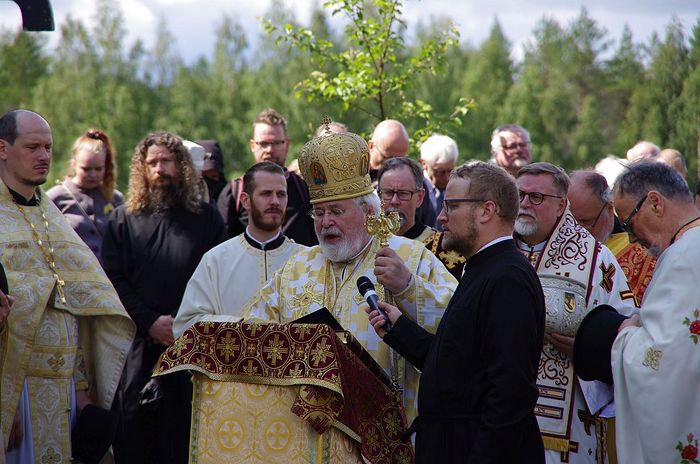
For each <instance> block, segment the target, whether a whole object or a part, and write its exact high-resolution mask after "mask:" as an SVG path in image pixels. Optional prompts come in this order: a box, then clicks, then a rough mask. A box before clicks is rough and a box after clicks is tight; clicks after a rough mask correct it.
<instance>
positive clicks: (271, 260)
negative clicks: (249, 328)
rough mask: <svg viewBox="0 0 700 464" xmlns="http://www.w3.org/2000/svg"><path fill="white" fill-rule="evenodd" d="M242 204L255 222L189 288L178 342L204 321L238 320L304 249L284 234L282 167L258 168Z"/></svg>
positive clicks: (216, 251) (212, 254) (178, 321)
mask: <svg viewBox="0 0 700 464" xmlns="http://www.w3.org/2000/svg"><path fill="white" fill-rule="evenodd" d="M243 185H244V187H243V192H241V203H242V205H243V207H244V208H245V209H246V210H247V211H248V214H249V217H250V220H249V223H248V227H247V228H246V230H245V232H244V233H242V234H240V235H238V236H236V237H233V238H231V239H229V240H227V241H225V242H224V243H222V244H220V245H218V246H216V247H214V248H212V249H211V250H209V251H208V252H207V253H206V254H205V255H204V256H203V257H202V260H201V261H200V263H199V265H198V266H197V269H195V271H194V273H193V274H192V277H191V278H190V281H189V282H188V283H187V288H186V289H185V294H184V296H183V297H182V303H181V304H180V309H179V310H178V312H177V316H176V317H175V321H174V322H173V333H174V335H175V337H179V336H180V335H182V334H183V332H184V331H185V330H187V329H188V328H189V327H191V326H192V325H193V324H194V323H196V322H199V321H237V320H240V319H241V318H242V316H243V314H242V312H241V310H242V308H244V307H247V306H248V305H249V303H250V300H251V299H252V298H253V297H254V296H256V295H257V294H258V292H259V291H260V288H262V286H263V285H264V284H265V282H267V281H268V280H269V279H270V278H271V277H272V275H273V274H274V272H275V271H276V270H277V269H279V268H281V267H282V266H284V263H286V262H287V259H289V257H290V256H291V255H292V254H293V253H294V252H295V251H297V250H298V249H299V248H306V247H304V246H303V245H299V244H296V243H294V241H292V240H291V239H289V238H287V237H285V236H284V235H282V224H283V223H284V214H285V210H286V208H287V181H286V178H285V177H284V171H283V170H282V168H281V167H280V166H279V165H277V164H275V163H271V162H269V161H263V162H262V163H257V164H255V165H253V166H252V167H251V168H250V169H248V171H246V173H245V174H244V176H243Z"/></svg>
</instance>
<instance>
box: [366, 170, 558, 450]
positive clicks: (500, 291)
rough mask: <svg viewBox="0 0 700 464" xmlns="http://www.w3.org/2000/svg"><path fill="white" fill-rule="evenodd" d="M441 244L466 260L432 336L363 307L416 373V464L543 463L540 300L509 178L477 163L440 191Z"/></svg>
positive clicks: (390, 311) (393, 312)
mask: <svg viewBox="0 0 700 464" xmlns="http://www.w3.org/2000/svg"><path fill="white" fill-rule="evenodd" d="M444 201H445V207H444V209H443V210H442V212H441V213H440V220H441V221H442V222H443V223H444V225H445V233H444V242H445V246H446V247H448V248H450V249H455V250H458V251H459V252H460V253H463V254H464V256H467V257H468V262H467V265H466V267H465V271H464V278H463V279H462V280H461V281H460V283H459V286H458V287H457V290H456V291H455V295H454V297H453V298H452V300H451V301H450V305H449V306H448V308H447V309H446V310H445V314H444V316H443V318H442V321H441V322H440V326H439V327H438V330H437V332H436V333H435V335H433V334H431V333H428V332H426V331H425V330H424V329H422V328H421V327H419V326H418V325H416V324H415V322H413V321H412V320H411V319H410V318H408V317H405V315H403V314H402V313H401V312H400V311H398V310H397V308H396V307H394V306H393V305H389V304H385V303H383V302H382V303H380V305H381V306H382V307H383V309H384V310H385V311H386V312H387V315H388V316H389V318H390V320H391V321H392V323H393V328H391V329H389V331H388V332H387V331H385V330H384V324H385V322H384V320H383V317H382V316H379V315H378V314H377V312H376V311H371V310H369V308H368V309H367V313H368V314H369V319H370V322H371V323H372V325H373V327H374V328H375V331H376V332H377V334H378V335H379V336H380V337H382V339H383V340H384V342H386V343H387V344H388V345H389V346H391V347H393V348H395V349H396V350H397V351H398V352H399V353H402V354H404V355H405V356H406V358H407V359H408V360H410V362H411V363H412V364H413V365H414V366H417V367H418V368H420V369H421V371H422V375H421V383H420V391H419V396H418V408H419V414H420V415H419V416H418V417H417V418H416V420H415V421H414V422H413V424H412V426H411V428H410V429H409V431H411V432H412V431H415V432H416V464H428V463H430V464H432V463H441V464H453V463H454V464H456V463H514V462H519V463H528V464H536V463H544V450H543V446H542V438H541V436H540V431H539V429H538V426H537V419H536V418H535V413H534V408H535V404H536V401H537V386H536V379H537V367H538V364H539V359H540V351H541V349H542V341H543V336H544V319H545V306H544V296H543V294H542V287H541V286H540V283H539V279H538V277H537V274H536V273H535V271H534V270H533V269H532V266H530V265H529V263H528V261H527V259H525V258H524V257H523V256H522V255H521V254H520V253H519V252H518V250H517V248H516V247H515V245H514V243H513V235H512V234H513V223H514V221H515V217H516V215H517V213H518V193H517V189H516V187H515V182H514V181H513V178H512V176H510V175H509V174H508V173H507V172H506V171H505V170H504V169H502V168H500V167H497V166H494V165H493V164H491V163H486V162H483V161H472V162H468V163H466V164H465V165H463V166H461V167H459V168H457V170H456V171H455V172H454V173H453V174H452V177H451V178H450V181H449V184H448V185H447V190H446V191H445V200H444Z"/></svg>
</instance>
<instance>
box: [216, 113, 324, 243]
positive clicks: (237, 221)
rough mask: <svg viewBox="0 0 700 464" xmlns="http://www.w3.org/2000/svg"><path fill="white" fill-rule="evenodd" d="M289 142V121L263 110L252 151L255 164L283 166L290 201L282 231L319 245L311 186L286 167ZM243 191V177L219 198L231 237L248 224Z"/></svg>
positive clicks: (299, 241) (257, 121)
mask: <svg viewBox="0 0 700 464" xmlns="http://www.w3.org/2000/svg"><path fill="white" fill-rule="evenodd" d="M289 143H290V141H289V137H288V136H287V121H286V120H285V119H284V118H283V117H282V115H281V114H279V113H278V112H277V111H275V110H273V109H266V110H263V111H261V112H260V113H259V114H258V116H257V117H256V118H255V122H253V138H252V139H250V141H249V144H250V151H252V152H253V158H255V162H256V163H260V162H262V161H271V162H273V163H276V164H278V165H280V166H281V167H282V168H284V175H285V177H286V178H287V198H288V201H287V211H286V213H285V218H284V225H283V226H282V234H283V235H286V236H287V237H289V238H291V239H292V240H294V241H295V242H297V243H301V244H302V245H306V246H313V245H318V238H316V232H315V229H314V221H313V219H311V217H310V216H309V211H310V210H311V203H310V202H309V189H308V188H307V187H306V184H305V183H304V181H303V180H302V178H301V177H299V176H298V175H297V174H294V173H293V172H289V171H288V170H287V169H286V168H285V167H284V162H285V160H286V159H287V151H288V150H289ZM243 190H244V188H243V177H242V176H241V177H239V178H237V179H234V180H233V181H231V182H229V183H228V184H227V185H226V187H224V189H223V190H222V191H221V194H220V195H219V199H218V201H217V207H218V208H219V212H220V213H221V217H223V218H224V223H225V225H226V233H227V236H228V238H232V237H235V236H236V235H240V234H242V233H243V231H245V228H246V226H247V225H248V211H246V209H245V208H244V207H243V205H242V204H241V193H242V192H243Z"/></svg>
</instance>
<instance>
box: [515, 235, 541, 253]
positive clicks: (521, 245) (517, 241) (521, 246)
mask: <svg viewBox="0 0 700 464" xmlns="http://www.w3.org/2000/svg"><path fill="white" fill-rule="evenodd" d="M513 238H514V239H515V244H516V245H517V246H518V248H519V249H521V250H523V251H529V252H533V251H542V250H544V246H545V245H546V244H547V240H545V241H544V242H540V243H537V244H535V245H533V246H530V245H528V244H527V243H525V242H524V241H523V240H522V239H521V238H520V235H518V234H515V235H514V236H513Z"/></svg>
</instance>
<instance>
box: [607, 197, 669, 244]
mask: <svg viewBox="0 0 700 464" xmlns="http://www.w3.org/2000/svg"><path fill="white" fill-rule="evenodd" d="M613 203H614V204H615V214H617V217H618V219H619V220H620V225H621V226H622V228H623V229H625V231H626V232H627V233H628V235H629V238H630V242H632V243H634V242H639V244H640V245H642V246H643V247H644V248H646V249H647V252H648V253H649V254H650V255H652V256H659V255H660V254H661V252H663V251H664V250H665V249H666V248H667V247H668V241H667V240H665V239H664V238H663V237H662V236H661V234H659V230H658V228H657V227H655V226H656V224H654V215H653V214H650V209H651V208H652V201H650V199H649V194H646V195H644V196H643V197H641V198H637V197H633V196H630V195H625V194H620V193H618V194H617V195H616V196H615V199H614V200H613Z"/></svg>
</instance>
